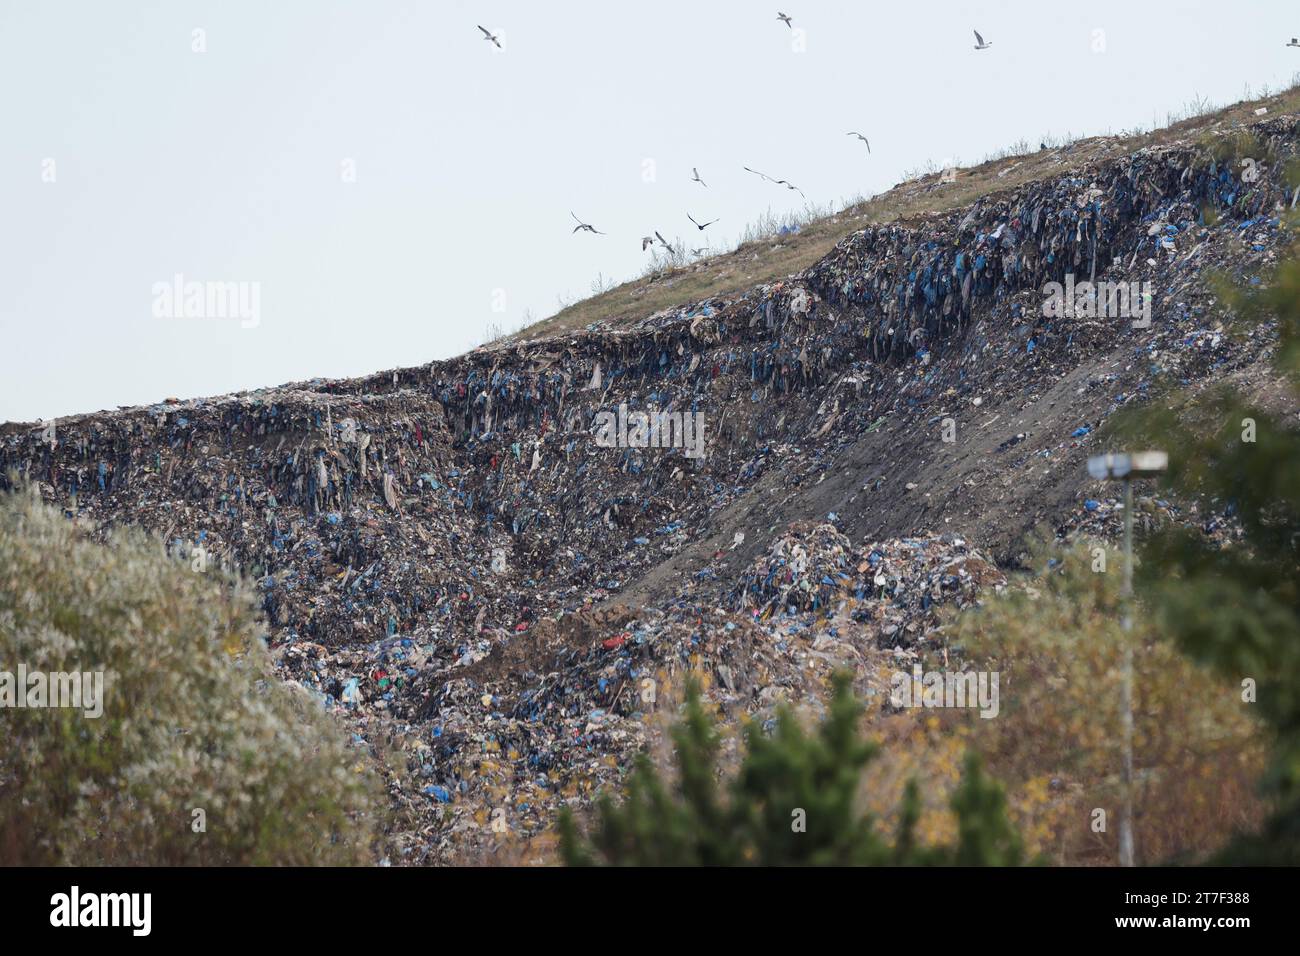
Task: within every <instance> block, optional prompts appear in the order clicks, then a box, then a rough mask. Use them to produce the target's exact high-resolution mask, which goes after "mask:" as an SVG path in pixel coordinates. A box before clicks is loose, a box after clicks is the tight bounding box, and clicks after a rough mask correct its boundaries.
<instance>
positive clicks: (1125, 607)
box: [1119, 478, 1133, 866]
mask: <svg viewBox="0 0 1300 956" xmlns="http://www.w3.org/2000/svg"><path fill="white" fill-rule="evenodd" d="M1121 593H1122V596H1121V603H1122V608H1121V618H1120V624H1121V626H1122V627H1123V629H1124V637H1123V640H1124V662H1123V665H1122V671H1121V677H1120V707H1121V710H1122V713H1121V715H1120V719H1121V721H1122V728H1123V729H1122V734H1123V743H1122V748H1123V759H1124V767H1123V771H1122V774H1121V781H1122V790H1123V792H1122V794H1121V797H1120V799H1121V807H1120V818H1119V865H1120V866H1133V636H1132V631H1133V607H1132V605H1133V482H1132V480H1131V479H1129V478H1125V479H1124V586H1123V590H1122V592H1121Z"/></svg>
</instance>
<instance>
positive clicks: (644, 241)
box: [641, 236, 655, 252]
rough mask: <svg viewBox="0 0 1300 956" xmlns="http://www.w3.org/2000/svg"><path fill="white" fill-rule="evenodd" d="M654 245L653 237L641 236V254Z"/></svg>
mask: <svg viewBox="0 0 1300 956" xmlns="http://www.w3.org/2000/svg"><path fill="white" fill-rule="evenodd" d="M654 244H655V237H654V236H642V237H641V251H642V252H645V251H646V250H647V249H649V248H650V247H651V246H653V245H654Z"/></svg>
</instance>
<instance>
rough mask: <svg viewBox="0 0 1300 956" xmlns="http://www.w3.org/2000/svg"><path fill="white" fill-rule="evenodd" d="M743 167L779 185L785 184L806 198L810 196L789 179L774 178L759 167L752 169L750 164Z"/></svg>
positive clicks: (787, 187) (748, 171)
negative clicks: (805, 194) (804, 193)
mask: <svg viewBox="0 0 1300 956" xmlns="http://www.w3.org/2000/svg"><path fill="white" fill-rule="evenodd" d="M743 169H744V170H745V172H747V173H753V174H754V175H755V176H761V177H762V178H764V179H766V180H767V181H768V182H769V183H776V184H777V185H778V186H784V187H785V188H786V189H793V190H794V191H795V192H797V193H798V194H799V195H800V196H803V198H804V199H807V198H808V197H807V196H804V195H803V190H802V189H800V188H799V187H798V186H796V185H795V184H794V183H792V182H790V181H789V180H788V179H773V178H772V177H771V176H769V175H767V173H760V172H759V171H758V170H757V169H750V168H749V167H748V166H745V167H743Z"/></svg>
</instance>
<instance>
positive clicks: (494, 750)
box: [0, 116, 1297, 862]
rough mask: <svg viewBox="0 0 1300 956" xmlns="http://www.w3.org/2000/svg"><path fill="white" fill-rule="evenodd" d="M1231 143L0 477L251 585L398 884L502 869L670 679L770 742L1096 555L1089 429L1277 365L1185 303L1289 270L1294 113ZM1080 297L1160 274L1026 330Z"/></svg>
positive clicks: (1137, 162)
mask: <svg viewBox="0 0 1300 956" xmlns="http://www.w3.org/2000/svg"><path fill="white" fill-rule="evenodd" d="M1252 129H1253V131H1254V135H1255V137H1256V140H1257V142H1258V143H1259V145H1260V147H1261V150H1262V151H1261V156H1260V162H1259V163H1257V164H1255V165H1253V166H1251V167H1250V171H1251V172H1252V173H1253V174H1256V175H1254V176H1253V178H1251V179H1249V181H1248V180H1247V178H1246V170H1245V169H1243V168H1239V167H1238V166H1237V165H1236V164H1234V163H1233V162H1231V161H1230V160H1226V159H1222V158H1218V157H1220V155H1221V154H1222V151H1221V150H1219V149H1218V148H1217V141H1216V140H1215V137H1214V136H1211V137H1210V140H1211V141H1209V142H1207V141H1205V140H1203V139H1185V140H1174V141H1171V142H1169V143H1166V144H1163V145H1160V146H1155V147H1150V148H1147V149H1143V150H1139V151H1136V152H1134V153H1131V154H1127V155H1111V156H1109V157H1107V158H1105V159H1102V160H1098V161H1096V162H1094V163H1093V164H1092V165H1090V166H1086V167H1081V168H1075V169H1071V170H1069V171H1067V172H1064V173H1062V174H1061V175H1059V176H1056V177H1054V178H1052V179H1049V180H1045V181H1041V182H1035V183H1028V184H1025V185H1022V186H1018V187H1014V188H1011V189H1008V190H1005V191H1003V192H999V193H996V194H993V195H989V196H986V197H984V198H981V199H979V200H978V201H976V202H975V203H974V204H973V205H971V206H969V207H968V208H966V209H962V210H957V211H955V212H951V213H941V214H933V215H928V216H925V217H914V218H910V219H903V220H899V221H897V222H894V223H891V224H888V225H876V226H871V227H869V228H867V229H864V230H862V231H860V232H857V233H855V234H853V235H852V236H849V237H848V238H847V239H845V240H844V241H843V242H841V243H840V244H839V245H838V246H836V247H835V249H833V250H832V251H831V252H830V253H829V254H828V255H827V256H826V257H825V258H824V259H822V260H821V261H820V262H818V263H817V264H815V265H814V266H812V267H811V268H809V269H807V270H805V271H804V272H802V273H800V274H797V275H794V276H791V277H789V278H788V279H786V280H785V281H782V282H775V283H771V284H768V285H764V286H760V287H757V288H754V289H751V290H749V291H748V292H746V293H744V294H741V295H736V296H734V297H730V298H715V299H710V300H707V301H703V302H695V303H691V304H688V305H685V306H683V307H681V308H678V309H671V310H666V311H663V312H660V313H656V314H654V315H651V316H647V317H645V318H644V319H642V320H640V321H638V322H636V323H634V324H632V325H630V326H628V327H623V328H611V327H608V326H606V325H595V326H591V327H589V328H587V329H586V330H584V331H581V332H577V333H556V334H554V335H551V336H549V337H545V338H538V339H534V340H527V341H512V342H505V343H499V344H496V345H493V346H489V347H484V348H481V349H478V350H476V351H474V352H471V353H469V354H467V355H464V356H461V357H458V358H455V359H451V360H447V361H438V362H432V363H429V364H427V365H422V366H418V367H414V368H405V369H398V370H393V371H387V372H382V373H378V374H375V375H371V376H367V377H363V378H358V379H350V380H314V381H310V382H304V383H297V384H293V385H288V386H283V387H281V388H272V389H263V390H258V391H253V392H246V393H240V394H238V395H232V396H226V397H222V398H218V399H195V400H190V401H177V400H175V399H168V400H166V401H164V402H161V403H159V404H157V405H153V406H149V407H143V408H131V409H119V410H118V411H115V412H103V413H98V414H91V415H81V416H76V417H71V418H67V419H61V420H59V421H57V422H55V423H53V425H52V426H51V425H48V424H42V425H31V424H17V423H11V424H6V425H3V426H0V486H4V487H8V486H9V485H11V484H12V482H13V481H14V480H15V478H16V479H17V480H19V481H24V480H25V481H30V482H32V483H34V484H36V485H37V486H38V487H39V488H40V491H41V493H42V494H43V495H44V497H45V498H46V499H47V500H48V501H51V502H55V503H57V504H58V505H59V506H60V507H61V508H63V509H64V511H65V513H66V514H67V515H68V516H69V517H70V518H72V519H74V520H76V521H77V522H78V523H79V524H81V525H83V526H85V527H86V528H87V529H88V530H89V532H90V533H93V534H98V535H107V534H108V533H109V532H110V531H111V529H112V528H114V527H116V526H120V525H125V524H136V525H140V526H142V527H144V528H146V529H147V530H149V531H150V532H152V533H154V534H156V535H158V536H159V538H160V539H161V540H162V541H164V542H165V546H166V547H167V548H168V550H169V551H170V552H171V553H173V554H174V555H176V557H177V558H178V559H180V560H185V561H187V562H189V563H190V564H191V566H192V567H193V568H194V569H195V571H196V572H201V571H205V570H207V569H209V568H214V567H215V568H219V567H223V566H224V567H228V568H237V569H238V570H239V571H240V572H241V573H242V574H243V575H245V576H246V577H248V578H249V579H250V580H251V581H252V582H253V583H254V584H255V586H256V587H257V588H258V589H259V593H260V598H261V601H262V606H263V608H264V610H265V613H266V621H267V627H268V635H267V636H268V642H269V643H270V645H271V647H272V650H273V654H274V655H275V659H276V661H277V664H278V666H279V667H280V669H281V671H282V673H283V674H284V676H285V678H286V679H288V680H294V681H297V682H299V683H301V684H303V685H304V686H305V687H307V688H309V689H310V690H311V691H312V692H314V693H315V694H316V695H317V697H318V699H319V700H320V702H321V704H322V706H323V707H326V708H328V709H331V710H334V711H336V712H338V713H339V714H340V715H341V716H342V717H343V718H344V719H345V720H346V721H348V723H349V725H350V726H351V727H352V729H353V732H354V733H355V734H356V735H357V738H358V740H359V741H361V742H363V743H365V744H366V745H368V746H369V747H370V748H371V750H372V752H373V753H374V754H375V755H376V758H377V759H378V760H380V762H381V763H382V765H383V766H384V768H385V771H384V772H385V775H386V779H387V782H388V786H389V792H390V794H391V795H392V798H393V801H394V804H395V806H397V807H399V808H401V809H402V812H403V816H402V820H403V821H405V822H404V823H403V824H402V825H401V830H400V832H399V833H396V834H394V842H395V844H396V845H398V846H399V847H400V849H399V851H398V852H399V853H400V861H401V862H440V861H446V860H450V859H454V858H457V855H458V854H463V853H466V852H477V851H479V850H484V851H490V849H491V848H492V847H495V846H499V845H501V844H503V843H505V842H507V841H508V840H513V839H518V838H527V837H529V836H532V835H535V834H537V833H540V832H542V831H544V830H545V829H546V827H548V826H549V824H550V823H551V822H552V820H553V818H554V812H555V810H556V809H557V808H558V807H559V806H561V805H564V804H567V803H577V804H582V803H583V802H585V801H586V800H588V799H590V797H591V796H592V795H593V794H594V792H595V791H596V790H598V789H599V788H601V787H605V786H616V785H617V784H618V781H619V780H620V779H621V776H622V774H623V773H624V772H625V771H626V769H627V767H628V766H629V765H630V761H631V759H632V757H633V756H634V755H635V754H636V753H637V752H639V751H640V750H642V749H644V748H646V747H647V746H654V743H655V734H656V733H657V731H656V729H655V728H656V726H657V725H656V723H655V721H653V720H651V719H650V718H651V716H652V715H654V714H656V713H658V712H659V711H660V709H661V708H663V707H665V706H670V704H671V702H672V701H673V700H675V699H676V698H675V695H677V694H678V693H679V692H680V687H681V684H682V680H683V679H684V677H685V676H686V675H687V674H688V673H689V674H696V675H703V676H704V677H706V678H707V684H708V687H707V692H708V694H709V697H710V700H711V701H712V702H713V703H714V704H716V705H718V706H719V707H721V708H723V709H724V710H727V711H729V712H735V713H746V714H748V715H750V716H751V717H754V718H755V719H760V720H764V721H765V720H767V719H769V718H770V714H771V709H772V708H773V707H774V706H775V704H776V703H777V702H778V701H779V700H783V699H799V698H803V697H808V698H815V697H816V696H817V694H818V693H819V692H820V691H821V689H822V688H823V686H824V682H825V678H826V675H827V674H828V673H829V671H830V669H831V668H832V667H833V666H840V665H847V666H852V667H855V668H857V669H858V670H859V672H860V673H861V672H863V671H864V670H865V669H869V668H870V667H871V666H872V664H871V662H872V661H873V660H874V659H875V657H874V656H873V655H880V654H883V655H885V656H888V655H890V654H893V653H898V652H910V649H911V648H914V647H915V646H916V645H917V644H920V643H924V642H925V641H926V640H927V639H928V638H929V637H930V636H931V634H932V631H933V629H934V627H935V626H936V617H935V609H936V608H937V607H938V606H939V605H941V604H952V605H955V606H958V607H964V606H967V605H969V604H971V603H973V602H976V601H978V600H979V594H980V593H981V591H982V590H983V589H987V588H989V587H993V588H996V587H999V586H1000V585H1001V583H1002V580H1003V579H1002V577H1001V574H1000V572H999V571H998V569H997V567H996V563H997V562H996V561H995V560H994V557H995V556H997V557H1000V556H1001V555H1002V554H1004V553H1005V552H1006V551H1007V549H1011V550H1014V549H1015V548H1016V547H1018V545H1019V542H1020V541H1021V540H1022V538H1023V536H1024V534H1025V532H1027V531H1028V530H1030V529H1032V528H1033V527H1034V526H1036V525H1038V524H1040V523H1043V522H1047V523H1048V524H1049V526H1050V527H1052V528H1054V529H1056V530H1057V532H1058V533H1059V534H1061V535H1063V536H1064V535H1075V534H1082V535H1097V536H1102V537H1111V536H1113V534H1114V532H1115V530H1116V527H1117V520H1118V519H1117V517H1116V514H1117V502H1115V501H1114V500H1113V499H1109V498H1102V497H1101V494H1102V491H1101V490H1100V489H1099V488H1098V487H1097V486H1096V485H1095V483H1092V482H1090V480H1089V479H1088V478H1087V476H1086V473H1085V471H1084V469H1083V461H1084V459H1085V458H1086V457H1087V455H1088V454H1089V453H1091V452H1093V451H1095V450H1097V449H1096V437H1095V436H1096V433H1097V430H1098V428H1099V427H1100V426H1101V425H1102V424H1103V423H1104V421H1105V419H1106V418H1107V417H1108V416H1109V415H1110V414H1112V413H1113V412H1114V411H1116V410H1117V409H1119V408H1121V407H1123V406H1124V405H1126V404H1127V403H1129V402H1131V401H1135V400H1141V399H1142V398H1143V396H1144V395H1145V394H1146V393H1148V392H1149V391H1150V390H1151V388H1152V386H1153V385H1154V384H1155V383H1157V382H1159V381H1172V382H1177V383H1183V384H1190V385H1192V386H1193V387H1201V386H1205V385H1208V384H1210V383H1213V382H1215V381H1218V380H1221V379H1222V377H1223V376H1225V375H1227V374H1243V375H1248V374H1251V370H1252V369H1253V368H1263V365H1262V364H1261V363H1259V361H1258V360H1259V357H1260V356H1261V355H1262V354H1263V353H1264V352H1265V351H1266V350H1267V349H1269V348H1271V347H1272V341H1271V338H1270V333H1269V332H1268V330H1267V329H1265V330H1262V331H1258V332H1255V333H1252V337H1248V338H1244V339H1243V338H1239V337H1232V336H1229V335H1228V334H1227V333H1226V332H1225V331H1224V330H1223V329H1222V328H1221V327H1219V326H1218V325H1217V324H1216V320H1215V318H1214V317H1213V316H1214V312H1213V306H1214V294H1213V291H1212V290H1211V289H1209V288H1208V287H1207V285H1206V282H1205V276H1206V274H1207V272H1209V271H1216V272H1222V273H1225V274H1227V275H1229V276H1233V277H1236V278H1239V279H1244V280H1249V279H1250V278H1251V277H1253V276H1255V275H1257V274H1259V273H1260V272H1261V271H1262V270H1265V269H1267V267H1268V266H1270V265H1271V264H1272V263H1274V262H1275V261H1276V258H1277V255H1278V251H1279V247H1280V242H1281V241H1282V231H1281V228H1280V227H1281V219H1282V216H1283V215H1284V213H1285V211H1286V209H1288V208H1289V207H1290V205H1291V203H1292V202H1293V200H1294V194H1293V193H1292V192H1291V191H1289V189H1288V187H1287V185H1286V182H1285V180H1284V177H1283V167H1284V165H1285V164H1286V162H1288V161H1289V160H1290V159H1292V158H1294V157H1295V155H1296V152H1297V118H1296V117H1294V116H1283V117H1279V118H1276V119H1272V118H1270V119H1268V120H1266V121H1263V122H1257V123H1255V124H1254V125H1253V127H1252ZM1216 135H1217V134H1216ZM1071 278H1072V280H1073V281H1076V282H1084V281H1090V282H1102V281H1108V282H1116V283H1121V282H1122V283H1139V284H1143V283H1149V285H1146V286H1143V288H1145V289H1146V292H1140V293H1139V294H1138V296H1137V297H1136V298H1130V299H1129V300H1127V301H1128V305H1129V306H1131V307H1132V308H1133V309H1136V310H1142V309H1149V318H1150V321H1149V323H1146V324H1143V322H1142V321H1141V319H1142V316H1141V315H1140V314H1139V315H1132V316H1131V315H1125V316H1122V317H1115V316H1113V315H1099V314H1095V310H1094V309H1093V308H1092V307H1091V305H1095V304H1096V299H1095V297H1094V299H1092V300H1089V299H1088V298H1087V297H1086V296H1085V297H1084V298H1083V299H1082V300H1077V301H1076V302H1075V304H1077V305H1079V306H1081V308H1078V309H1075V310H1074V312H1073V314H1070V315H1062V314H1046V310H1045V309H1044V299H1045V286H1046V285H1047V284H1048V283H1062V284H1065V283H1067V281H1071ZM1148 292H1149V296H1148V295H1147V293H1148ZM1090 302H1091V305H1090ZM637 413H646V414H647V415H650V416H656V415H660V414H662V415H664V416H667V417H666V418H665V419H663V421H666V422H669V423H670V424H672V423H674V422H678V423H683V424H684V423H685V422H686V421H687V420H688V419H691V420H694V418H693V417H694V416H697V415H698V416H700V420H701V421H702V423H703V430H702V432H701V433H699V436H702V438H701V440H700V441H697V442H694V443H692V442H691V441H687V440H685V439H686V438H687V437H690V436H687V435H686V433H685V432H684V429H683V425H682V424H672V427H670V428H668V429H667V430H666V431H659V432H656V433H654V437H653V438H652V440H633V439H631V438H630V437H629V436H631V435H635V434H636V429H635V427H633V428H631V429H627V428H626V427H625V423H626V422H627V421H629V420H631V419H630V418H629V416H633V417H634V416H635V415H636V414H637ZM602 415H613V416H615V417H616V418H617V419H618V420H619V422H620V423H623V424H620V426H619V427H618V428H617V429H615V432H616V435H615V438H616V440H612V441H600V440H598V436H599V435H600V433H601V426H600V421H601V417H602ZM946 430H951V432H952V440H951V441H949V439H948V438H947V437H944V436H945V432H946ZM699 436H697V437H699ZM644 437H645V436H643V438H644ZM1139 503H1140V504H1139V507H1141V508H1143V509H1145V510H1144V514H1149V515H1150V516H1151V520H1156V519H1159V520H1176V521H1184V522H1187V523H1190V524H1192V525H1193V526H1201V525H1204V526H1205V530H1206V533H1219V530H1220V529H1221V527H1222V525H1220V524H1218V523H1216V522H1218V521H1219V519H1218V518H1217V517H1215V516H1206V515H1204V514H1196V513H1190V512H1188V513H1184V512H1183V511H1181V510H1180V509H1178V508H1176V507H1174V506H1171V505H1169V504H1168V503H1167V502H1166V503H1162V502H1160V501H1159V500H1157V499H1148V498H1145V497H1140V498H1139ZM1211 525H1213V527H1211ZM1224 533H1226V532H1224ZM968 541H971V542H978V545H979V548H980V549H982V550H977V549H976V548H975V547H974V546H972V545H969V544H967V542H968ZM624 603H626V604H629V605H630V606H628V607H621V606H620V605H621V604H624ZM665 702H668V704H666V703H665ZM498 811H499V814H498V816H494V815H493V814H494V812H498ZM502 819H504V821H505V829H504V830H503V829H502V828H501V827H500V826H497V825H495V824H497V823H498V822H499V821H500V820H502Z"/></svg>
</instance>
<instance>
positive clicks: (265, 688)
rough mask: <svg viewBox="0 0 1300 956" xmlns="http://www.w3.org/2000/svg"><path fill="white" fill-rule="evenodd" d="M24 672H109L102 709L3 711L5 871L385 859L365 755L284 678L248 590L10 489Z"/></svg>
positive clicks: (7, 638)
mask: <svg viewBox="0 0 1300 956" xmlns="http://www.w3.org/2000/svg"><path fill="white" fill-rule="evenodd" d="M232 585H234V586H232ZM19 665H22V666H24V667H25V668H26V670H27V672H28V673H29V674H30V673H32V672H94V671H102V672H103V674H104V679H103V680H104V683H103V713H102V715H101V716H99V717H89V716H86V714H85V712H84V710H83V709H71V708H53V707H47V708H39V709H33V708H21V709H20V708H16V707H12V706H0V740H3V748H2V749H0V863H2V864H28V865H46V864H75V865H100V864H126V865H132V864H164V865H172V864H311V863H344V862H357V861H362V860H368V859H373V854H372V852H371V846H370V843H371V840H372V833H373V831H374V827H375V823H374V810H373V807H374V797H373V794H372V783H371V779H372V778H371V776H370V775H369V773H368V772H365V771H364V755H362V754H360V753H357V752H353V751H351V750H350V748H349V745H348V744H347V742H346V737H345V735H344V734H343V732H342V731H341V729H340V728H339V727H338V726H337V724H336V723H335V722H334V721H333V720H332V719H331V718H329V717H328V716H327V715H326V714H325V713H323V712H322V711H321V709H320V706H319V704H318V703H315V702H313V701H312V700H310V699H309V698H308V696H307V693H306V692H305V691H304V690H302V689H301V688H298V687H296V686H292V685H287V684H285V683H283V682H282V681H280V680H279V679H278V678H277V677H276V676H275V674H274V672H273V671H272V669H271V666H270V657H269V654H268V653H267V651H266V648H265V646H264V644H263V641H262V639H261V637H260V635H259V627H258V622H257V616H256V614H255V612H254V608H253V604H252V602H251V600H250V598H249V596H248V593H247V591H246V590H245V589H243V588H242V586H239V585H238V583H237V582H232V581H222V580H221V579H219V578H217V577H215V576H214V575H212V574H199V573H195V572H193V571H191V570H190V568H189V566H188V565H184V564H180V563H178V562H176V561H172V560H169V559H168V558H167V557H165V556H164V555H163V553H162V550H161V548H160V546H159V545H158V544H157V543H156V542H153V541H150V540H149V539H147V538H146V537H145V536H144V535H142V534H140V533H138V532H128V533H121V534H118V535H116V536H115V537H114V540H112V541H111V542H110V543H109V544H108V545H101V544H97V543H95V542H93V541H90V540H88V539H87V538H86V537H85V536H84V535H81V534H79V533H78V532H77V531H76V529H75V528H74V527H73V525H72V523H71V522H69V521H67V520H65V519H64V518H63V517H62V516H61V515H59V514H58V513H57V512H55V511H53V510H52V509H50V508H47V507H45V506H44V505H42V504H41V503H40V502H39V501H37V500H36V499H35V498H34V497H33V496H32V495H30V494H28V493H25V492H18V493H15V494H11V495H7V496H2V497H0V672H5V671H7V672H9V673H10V674H12V675H16V673H17V669H18V666H19ZM196 810H201V811H203V813H204V814H205V816H206V819H205V821H204V822H205V827H206V829H205V832H196V831H197V830H199V829H200V827H199V826H198V824H199V822H200V819H201V818H200V817H199V816H198V815H197V814H196V813H195V811H196Z"/></svg>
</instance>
